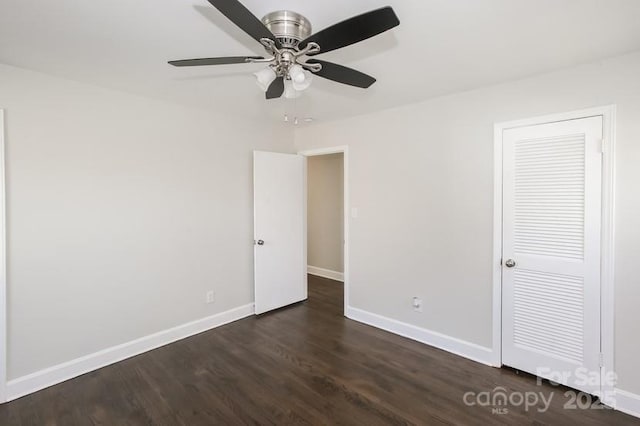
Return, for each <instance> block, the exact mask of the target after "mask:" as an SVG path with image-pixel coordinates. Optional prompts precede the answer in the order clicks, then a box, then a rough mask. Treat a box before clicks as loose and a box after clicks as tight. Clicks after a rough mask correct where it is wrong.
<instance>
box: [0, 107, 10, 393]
mask: <svg viewBox="0 0 640 426" xmlns="http://www.w3.org/2000/svg"><path fill="white" fill-rule="evenodd" d="M4 134H5V126H4V110H3V109H0V403H3V402H6V401H7V364H8V362H7V275H6V271H7V268H6V259H7V256H6V247H7V242H6V225H5V224H6V221H5V218H6V215H5V164H4Z"/></svg>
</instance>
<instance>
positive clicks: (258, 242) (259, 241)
mask: <svg viewBox="0 0 640 426" xmlns="http://www.w3.org/2000/svg"><path fill="white" fill-rule="evenodd" d="M256 244H258V245H259V246H263V245H264V241H262V240H258V241H257V242H256Z"/></svg>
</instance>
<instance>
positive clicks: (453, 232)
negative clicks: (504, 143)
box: [296, 53, 640, 394]
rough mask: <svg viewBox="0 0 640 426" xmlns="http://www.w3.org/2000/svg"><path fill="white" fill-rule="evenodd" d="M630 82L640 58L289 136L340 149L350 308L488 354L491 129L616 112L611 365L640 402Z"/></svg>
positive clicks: (638, 208)
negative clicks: (598, 110) (354, 214)
mask: <svg viewBox="0 0 640 426" xmlns="http://www.w3.org/2000/svg"><path fill="white" fill-rule="evenodd" d="M638 76H640V53H638V54H633V55H629V56H625V57H620V58H616V59H611V60H607V61H603V62H600V63H596V64H591V65H585V66H581V67H578V68H573V69H569V70H565V71H561V72H556V73H552V74H548V75H544V76H539V77H535V78H531V79H527V80H523V81H518V82H513V83H507V84H503V85H500V86H495V87H491V88H486V89H481V90H475V91H471V92H467V93H461V94H456V95H451V96H446V97H442V98H438V99H433V100H429V101H426V102H422V103H419V104H414V105H409V106H405V107H402V108H397V109H392V110H387V111H383V112H379V113H375V114H370V115H366V116H361V117H356V118H351V119H346V120H343V121H339V122H332V123H325V124H322V123H318V124H314V125H312V126H309V127H306V128H302V129H299V130H297V131H296V141H297V148H298V149H299V150H307V149H315V148H321V147H329V146H334V145H349V153H350V154H349V162H350V164H349V170H350V176H349V182H350V188H349V191H350V198H351V207H357V208H358V218H357V219H351V222H350V247H351V249H350V265H349V267H350V279H351V282H350V288H351V292H350V295H349V297H350V304H351V305H352V306H354V307H356V308H360V309H362V310H366V311H369V312H373V313H375V314H379V315H382V316H385V317H390V318H393V319H396V320H400V321H403V322H406V323H410V324H413V325H416V326H419V327H423V328H426V329H430V330H433V331H436V332H440V333H443V334H445V335H449V336H452V337H455V338H458V339H462V340H465V341H468V342H472V343H475V344H478V345H482V346H485V347H488V348H490V347H491V343H492V323H491V311H492V298H491V295H492V275H491V273H492V255H491V253H492V218H493V124H494V123H495V122H502V121H508V120H514V119H519V118H527V117H533V116H537V115H544V114H549V113H555V112H564V111H571V110H577V109H583V108H587V107H593V106H601V105H608V104H617V106H618V121H617V130H618V137H617V153H616V161H617V173H616V197H617V203H616V216H615V220H616V240H615V250H616V264H615V274H616V282H615V297H616V310H617V312H616V318H615V321H616V336H615V338H616V359H615V363H616V369H617V372H618V374H619V387H620V388H622V389H625V390H628V391H630V392H635V393H638V394H640V368H638V359H640V339H638V338H637V327H638V324H639V323H640V311H639V310H638V301H639V300H640V266H639V264H638V259H639V258H640V214H639V212H640V191H639V190H638V185H639V184H640V168H639V167H638V165H639V164H640V78H639V77H638ZM412 296H420V297H422V298H423V299H424V304H425V305H424V312H423V313H421V314H420V313H415V312H413V311H412V309H411V298H412Z"/></svg>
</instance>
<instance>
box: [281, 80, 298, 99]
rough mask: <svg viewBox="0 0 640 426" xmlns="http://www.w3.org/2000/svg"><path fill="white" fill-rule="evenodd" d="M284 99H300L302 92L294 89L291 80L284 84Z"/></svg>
mask: <svg viewBox="0 0 640 426" xmlns="http://www.w3.org/2000/svg"><path fill="white" fill-rule="evenodd" d="M284 97H285V98H286V99H295V98H298V97H300V92H298V91H297V90H296V89H294V88H293V83H292V82H291V80H285V82H284Z"/></svg>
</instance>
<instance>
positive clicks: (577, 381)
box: [502, 117, 603, 394]
mask: <svg viewBox="0 0 640 426" xmlns="http://www.w3.org/2000/svg"><path fill="white" fill-rule="evenodd" d="M602 132H603V128H602V117H591V118H584V119H578V120H569V121H562V122H556V123H549V124H541V125H537V126H530V127H521V128H515V129H509V130H506V131H504V133H503V155H504V156H503V161H504V163H503V179H504V180H503V191H504V193H503V209H504V210H503V280H502V289H503V290H502V291H503V294H502V299H503V300H502V304H503V315H502V351H503V353H502V357H503V363H504V364H505V365H508V366H511V367H514V368H517V369H520V370H522V371H526V372H529V373H532V374H535V375H537V376H540V377H543V378H547V379H550V380H553V381H554V382H559V383H562V384H564V385H567V386H570V387H573V388H575V389H579V390H581V391H585V392H588V393H591V394H596V393H598V392H599V390H600V383H599V378H600V363H601V362H600V352H601V351H600V287H601V286H600V257H601V254H600V251H601V235H600V234H601V211H602V201H601V195H602V163H601V161H602V160H601V151H602V146H601V144H602Z"/></svg>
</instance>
